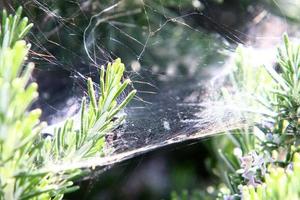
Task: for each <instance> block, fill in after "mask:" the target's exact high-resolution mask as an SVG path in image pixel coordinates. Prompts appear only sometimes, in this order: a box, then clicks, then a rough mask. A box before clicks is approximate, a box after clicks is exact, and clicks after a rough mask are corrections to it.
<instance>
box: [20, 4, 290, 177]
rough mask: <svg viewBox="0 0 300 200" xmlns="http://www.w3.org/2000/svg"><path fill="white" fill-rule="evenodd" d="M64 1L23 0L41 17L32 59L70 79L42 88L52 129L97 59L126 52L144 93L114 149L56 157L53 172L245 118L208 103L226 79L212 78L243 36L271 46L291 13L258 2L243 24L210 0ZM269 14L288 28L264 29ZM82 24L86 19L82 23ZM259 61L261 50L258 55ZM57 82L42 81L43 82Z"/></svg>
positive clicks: (76, 99)
mask: <svg viewBox="0 0 300 200" xmlns="http://www.w3.org/2000/svg"><path fill="white" fill-rule="evenodd" d="M66 2H67V3H66ZM66 2H65V3H66V4H67V5H68V6H70V7H71V8H72V9H73V10H72V11H68V9H67V8H64V9H65V12H66V13H68V14H67V15H65V13H63V12H59V10H57V9H56V7H55V5H56V4H55V3H57V2H56V1H49V2H45V1H41V0H29V1H22V5H23V6H24V7H25V12H26V15H27V16H29V17H30V18H31V19H32V20H38V21H39V22H41V23H39V26H38V27H36V30H34V32H33V34H32V35H31V38H30V41H31V42H32V43H33V47H34V48H33V50H32V52H31V54H32V57H33V60H34V61H35V62H37V63H38V67H39V69H40V71H41V73H42V74H43V73H44V71H45V69H47V71H48V72H49V71H50V72H53V71H54V76H57V74H58V73H62V72H63V73H64V74H65V76H62V77H61V78H62V79H64V81H65V80H67V83H66V82H64V81H63V83H64V85H67V86H64V87H65V88H64V89H61V90H60V91H59V92H57V93H55V92H51V91H50V92H49V91H48V92H43V91H42V90H41V91H40V93H42V98H41V99H40V100H39V102H38V104H37V106H41V107H42V108H43V111H44V115H43V118H44V119H45V120H47V121H48V122H50V124H53V125H52V126H50V128H49V129H47V130H46V132H48V131H51V130H52V128H53V127H54V126H57V124H59V123H61V122H62V121H63V120H64V119H65V118H66V117H69V116H73V115H76V113H77V112H78V109H79V103H80V99H81V97H82V96H83V95H86V89H85V86H84V85H85V80H86V79H87V77H92V78H93V79H94V80H95V82H97V81H98V79H97V76H98V67H99V66H100V65H102V64H106V63H107V62H110V61H112V60H113V59H114V58H116V57H121V58H124V59H123V62H125V64H126V66H127V73H126V76H128V77H130V79H131V80H132V82H133V85H132V87H135V88H136V89H137V90H138V94H137V96H136V98H135V99H134V101H133V102H132V103H131V104H130V106H129V107H128V108H126V109H125V110H124V112H125V113H126V114H127V118H126V122H125V123H124V124H123V125H122V126H120V127H118V129H116V130H114V133H113V134H114V137H113V139H112V140H110V141H108V142H107V143H108V145H109V147H110V149H111V150H112V152H111V153H109V154H108V155H107V156H105V157H103V158H95V159H91V160H88V161H84V162H80V163H72V164H70V163H67V164H66V165H61V166H59V167H58V166H54V167H53V170H54V171H56V170H64V169H70V168H74V167H75V168H78V167H79V168H85V167H92V166H97V167H106V166H110V165H112V164H115V163H118V162H121V161H123V160H126V159H129V158H132V157H135V156H137V155H140V154H143V153H145V152H149V151H152V150H155V149H158V148H161V147H164V146H169V145H171V144H176V143H181V142H183V141H187V140H199V139H201V138H206V137H210V136H213V135H216V134H218V133H222V132H226V131H228V130H231V129H236V128H240V127H242V126H245V124H246V120H245V118H244V116H243V115H242V114H241V112H239V110H238V109H235V108H234V106H228V105H224V104H223V103H222V102H219V103H217V104H216V103H215V104H212V103H208V102H207V101H208V100H209V99H211V98H213V97H214V95H215V94H216V93H214V90H215V89H216V88H218V87H219V86H220V84H221V83H219V82H218V81H214V84H217V86H215V87H216V88H214V87H211V82H212V80H220V79H219V78H214V77H215V76H217V77H222V76H223V74H224V70H223V69H226V67H228V66H230V65H232V64H233V62H232V55H233V52H234V49H235V48H236V46H237V44H239V43H243V44H245V45H251V46H257V48H258V47H259V48H262V49H265V48H267V47H269V46H271V45H273V44H274V43H275V44H276V43H277V41H279V40H280V36H281V34H282V32H284V31H286V30H287V28H286V25H287V22H286V21H282V20H280V19H279V18H278V17H274V16H271V17H270V13H269V12H268V11H266V10H265V9H263V8H261V7H260V6H252V7H250V8H251V9H252V12H250V13H251V14H249V16H243V18H245V21H243V20H242V21H241V24H238V23H237V22H226V23H225V22H223V21H222V17H216V16H214V15H215V13H216V12H218V11H220V8H219V7H218V5H217V4H209V3H208V2H207V1H202V3H200V4H199V2H200V1H199V2H198V1H179V3H178V2H177V1H174V2H175V3H173V4H171V5H168V7H166V3H165V1H163V0H161V1H147V2H146V1H143V0H140V1H137V3H133V2H131V3H132V4H131V3H128V2H130V1H119V2H117V1H116V2H115V3H113V2H111V3H103V4H101V3H97V1H91V0H86V1H79V0H69V1H66ZM197 2H198V3H197ZM129 5H130V9H129V8H128V7H129ZM212 5H213V6H212ZM170 7H171V9H170ZM186 7H190V9H186ZM234 9H235V8H234ZM186 10H190V11H188V12H187V11H186ZM90 12H91V13H93V14H92V15H89V13H90ZM237 17H239V16H231V17H229V18H230V19H234V18H237ZM264 20H265V21H266V22H265V23H263V22H264ZM268 20H269V21H272V20H273V21H275V22H276V23H278V25H279V27H283V28H282V29H280V30H278V33H275V34H273V35H270V32H267V33H265V32H266V31H265V30H264V28H266V26H268V23H270V22H269V21H268ZM244 22H245V24H243V23H244ZM49 23H50V24H51V25H50V26H49V25H47V24H49ZM79 23H82V24H85V26H83V27H84V29H82V28H81V26H79V25H78V24H79ZM237 24H238V25H237ZM260 24H263V25H262V26H261V25H260ZM265 24H266V25H265ZM70 38H71V39H70ZM70 40H72V41H73V42H72V44H69V43H68V42H69V41H70ZM46 46H47V48H46ZM49 46H50V48H49ZM77 48H79V50H78V49H77ZM49 49H50V50H49ZM262 60H263V56H260V58H259V59H258V62H259V61H262ZM264 62H266V61H265V60H264ZM57 71H58V72H57ZM45 76H47V75H45ZM43 77H44V76H43ZM52 77H53V76H52ZM56 78H57V77H56ZM50 81H51V83H52V80H50ZM54 82H55V81H54ZM51 83H49V82H46V84H45V85H46V86H45V87H44V88H46V87H47V86H49V84H51ZM58 87H60V86H58ZM53 96H55V98H53ZM57 96H59V97H58V98H57ZM123 96H126V95H125V94H124V95H123ZM66 105H67V106H66Z"/></svg>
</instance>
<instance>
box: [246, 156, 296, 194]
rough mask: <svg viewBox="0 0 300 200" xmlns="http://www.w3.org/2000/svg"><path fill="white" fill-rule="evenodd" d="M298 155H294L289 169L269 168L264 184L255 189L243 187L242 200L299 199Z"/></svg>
mask: <svg viewBox="0 0 300 200" xmlns="http://www.w3.org/2000/svg"><path fill="white" fill-rule="evenodd" d="M299 177H300V155H299V153H296V154H295V155H294V159H293V162H292V163H291V166H290V168H288V169H283V168H281V167H271V168H270V169H269V174H266V176H265V181H264V184H261V185H258V186H257V187H253V186H252V185H250V186H244V187H243V189H242V195H243V197H242V198H243V199H244V200H256V199H274V200H280V199H299V198H300V190H299V186H300V180H299Z"/></svg>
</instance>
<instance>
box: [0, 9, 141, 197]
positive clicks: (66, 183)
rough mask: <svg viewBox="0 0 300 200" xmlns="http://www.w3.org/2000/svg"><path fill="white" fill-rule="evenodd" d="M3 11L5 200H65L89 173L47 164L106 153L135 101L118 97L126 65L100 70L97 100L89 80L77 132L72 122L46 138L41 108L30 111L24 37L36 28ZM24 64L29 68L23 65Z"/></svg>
mask: <svg viewBox="0 0 300 200" xmlns="http://www.w3.org/2000/svg"><path fill="white" fill-rule="evenodd" d="M21 12H22V9H21V8H20V9H18V11H17V12H16V15H14V16H13V15H9V16H7V14H6V11H3V12H2V17H1V18H2V22H1V32H0V41H1V43H0V96H1V98H0V199H51V198H53V199H61V198H62V197H63V194H64V193H67V192H70V191H73V190H74V189H77V187H76V186H74V185H73V180H76V179H78V177H80V176H83V175H84V174H85V173H86V172H88V171H89V169H71V170H67V171H60V172H53V171H49V170H47V169H48V168H47V166H48V165H53V164H60V163H62V162H66V161H68V162H76V161H81V160H83V159H86V158H91V157H97V156H101V155H103V152H102V151H103V148H104V136H105V134H106V133H107V132H108V131H110V130H112V129H113V128H114V127H116V126H117V125H118V124H119V123H121V121H122V120H123V119H124V116H123V117H122V118H119V119H117V120H116V119H115V116H116V114H118V112H119V111H120V110H121V109H123V108H124V107H125V106H126V105H127V104H128V103H129V101H130V100H131V99H132V98H133V96H134V95H135V93H136V91H135V90H133V91H131V92H130V93H129V94H128V95H127V97H126V98H125V99H124V100H122V101H121V102H120V103H118V102H117V99H118V97H119V96H120V94H121V93H123V91H124V90H125V89H126V87H127V86H128V84H129V83H130V80H129V79H127V80H125V81H122V80H121V79H122V77H123V73H124V69H125V66H124V64H122V63H121V60H120V59H117V60H116V61H115V62H114V63H112V64H108V65H107V67H106V69H105V68H104V66H102V68H101V75H100V80H101V84H100V85H101V94H100V95H99V98H97V97H96V92H95V90H94V86H93V82H92V80H91V79H88V93H89V95H88V97H89V100H90V101H89V103H87V101H86V99H85V98H83V100H82V106H81V117H80V120H81V123H80V125H79V128H78V129H76V128H75V126H74V122H73V120H71V119H70V120H68V121H67V122H66V123H65V124H64V125H63V127H60V128H59V129H58V130H57V131H56V132H55V135H54V136H53V137H47V138H46V139H43V137H42V135H41V134H40V131H41V129H42V127H44V126H45V123H41V122H40V121H39V117H40V115H41V110H39V109H36V110H30V106H31V104H32V103H33V102H34V100H35V99H36V98H37V97H38V93H37V84H36V83H34V82H30V76H31V73H32V70H33V69H34V64H33V63H27V64H24V63H26V60H27V56H28V52H29V49H30V45H29V44H27V43H26V42H25V41H24V40H22V39H23V37H24V36H25V35H26V33H27V32H28V31H29V29H30V28H31V26H32V24H29V25H28V19H27V18H22V17H21ZM23 65H25V66H24V67H23Z"/></svg>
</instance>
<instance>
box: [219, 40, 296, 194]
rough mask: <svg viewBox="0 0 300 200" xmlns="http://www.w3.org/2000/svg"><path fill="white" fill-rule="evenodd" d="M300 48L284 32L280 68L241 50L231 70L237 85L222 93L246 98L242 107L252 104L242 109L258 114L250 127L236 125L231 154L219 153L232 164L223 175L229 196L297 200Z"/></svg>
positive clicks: (230, 149) (279, 58) (230, 96)
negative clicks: (257, 61) (259, 62)
mask: <svg viewBox="0 0 300 200" xmlns="http://www.w3.org/2000/svg"><path fill="white" fill-rule="evenodd" d="M299 49H300V46H299V45H294V44H292V43H291V42H290V40H289V38H288V37H287V35H285V36H284V47H283V48H278V56H277V63H278V66H277V68H276V69H273V68H271V67H268V66H254V65H253V64H250V65H249V61H248V59H250V60H251V57H249V56H245V54H243V53H242V52H243V51H241V49H240V48H239V49H238V50H237V55H238V56H237V65H236V66H237V68H236V69H235V70H234V71H233V73H232V74H231V77H232V78H231V82H232V85H233V87H234V88H235V89H233V90H228V89H223V93H224V94H225V98H227V99H230V100H231V101H233V102H234V103H237V102H243V103H245V102H246V103H245V104H244V105H243V106H241V108H244V107H245V106H248V109H246V110H244V111H243V112H245V111H247V112H249V111H250V112H254V113H255V115H250V118H251V119H254V120H250V122H253V123H254V124H253V123H252V124H253V125H252V126H250V128H249V127H247V128H246V129H241V130H236V131H235V132H234V133H235V135H234V136H230V138H231V139H232V143H233V144H235V145H234V147H231V148H227V149H226V150H225V151H226V154H227V155H230V156H224V153H221V154H220V155H221V157H222V158H223V160H224V161H225V163H226V164H228V165H229V167H228V168H229V169H230V170H228V171H227V172H225V174H224V178H225V181H226V182H227V184H228V187H229V189H230V190H231V195H228V194H223V197H224V199H236V198H237V199H239V198H242V199H297V198H295V197H296V196H297V195H298V188H297V185H298V184H297V179H299V176H298V177H297V175H298V173H299V172H298V171H297V170H299V167H297V165H298V164H299V163H298V162H299V161H298V157H299V156H298V154H297V153H296V152H298V149H299V148H298V144H299V142H298V140H299V138H298V132H299V120H298V119H299V106H300V101H299V99H300V96H299V95H300V91H299V80H300V73H299V68H300V63H299ZM249 70H250V71H249ZM257 83H260V84H257ZM263 83H264V84H263ZM224 91H225V92H224ZM233 91H234V92H233ZM241 97H242V98H244V101H241ZM245 100H246V101H245ZM249 107H250V108H251V109H249ZM242 110H243V109H242ZM247 117H249V115H247ZM248 122H249V121H248ZM250 125H251V123H250ZM249 134H250V135H249ZM249 136H250V137H252V139H251V140H249V139H247V137H249ZM245 147H248V148H245ZM293 155H294V156H293ZM293 157H294V163H293ZM294 165H295V166H296V167H294V168H293V167H291V166H294ZM288 168H292V169H289V170H288ZM285 171H288V172H285ZM291 177H295V178H291ZM278 186H279V187H278ZM283 186H284V187H283ZM294 186H295V187H294ZM296 188H297V189H296ZM283 194H285V195H284V196H282V195H283ZM286 195H290V196H289V197H291V198H288V197H287V196H286ZM295 195H296V196H295ZM283 197H284V198H283Z"/></svg>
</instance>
